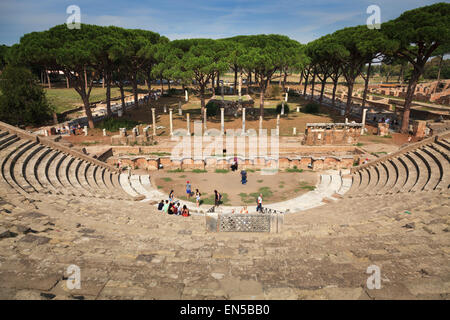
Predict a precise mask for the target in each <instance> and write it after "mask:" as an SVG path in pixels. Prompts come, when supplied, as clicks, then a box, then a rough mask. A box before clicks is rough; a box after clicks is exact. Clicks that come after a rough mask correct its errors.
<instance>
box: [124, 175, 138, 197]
mask: <svg viewBox="0 0 450 320" xmlns="http://www.w3.org/2000/svg"><path fill="white" fill-rule="evenodd" d="M120 185H121V187H122V188H123V190H125V192H126V193H128V194H129V195H130V196H132V197H137V196H139V193H138V192H137V191H136V190H135V189H134V188H133V187H132V186H131V183H130V177H129V175H128V174H126V173H121V174H120Z"/></svg>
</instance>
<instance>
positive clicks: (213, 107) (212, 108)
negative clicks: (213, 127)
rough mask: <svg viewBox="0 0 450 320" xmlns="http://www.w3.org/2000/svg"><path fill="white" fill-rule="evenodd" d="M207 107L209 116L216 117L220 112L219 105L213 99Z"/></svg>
mask: <svg viewBox="0 0 450 320" xmlns="http://www.w3.org/2000/svg"><path fill="white" fill-rule="evenodd" d="M205 107H206V115H207V116H208V117H215V116H216V115H217V113H218V112H219V108H220V107H219V105H218V104H217V103H215V102H213V101H210V102H208V104H207V105H206V106H205Z"/></svg>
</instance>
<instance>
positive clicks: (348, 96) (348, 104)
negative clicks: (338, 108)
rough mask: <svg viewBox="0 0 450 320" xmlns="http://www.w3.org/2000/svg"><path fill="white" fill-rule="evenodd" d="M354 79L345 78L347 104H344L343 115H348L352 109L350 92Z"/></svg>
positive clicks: (351, 92)
mask: <svg viewBox="0 0 450 320" xmlns="http://www.w3.org/2000/svg"><path fill="white" fill-rule="evenodd" d="M354 81H355V80H352V81H348V80H347V105H346V106H345V116H346V117H348V116H349V115H350V112H351V111H352V94H353V85H354Z"/></svg>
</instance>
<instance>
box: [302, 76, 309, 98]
mask: <svg viewBox="0 0 450 320" xmlns="http://www.w3.org/2000/svg"><path fill="white" fill-rule="evenodd" d="M308 80H309V70H308V71H307V72H306V77H305V86H304V88H303V97H306V89H307V87H308Z"/></svg>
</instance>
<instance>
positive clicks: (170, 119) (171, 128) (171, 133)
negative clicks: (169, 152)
mask: <svg viewBox="0 0 450 320" xmlns="http://www.w3.org/2000/svg"><path fill="white" fill-rule="evenodd" d="M169 121H170V135H171V136H173V122H172V109H169Z"/></svg>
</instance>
